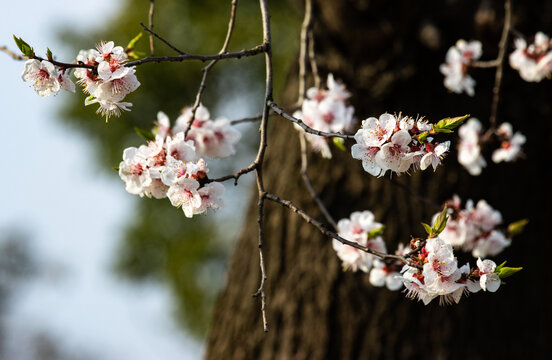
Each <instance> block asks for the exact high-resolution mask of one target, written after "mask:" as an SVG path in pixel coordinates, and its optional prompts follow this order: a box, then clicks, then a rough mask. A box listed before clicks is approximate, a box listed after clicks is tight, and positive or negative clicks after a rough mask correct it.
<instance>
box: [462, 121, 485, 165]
mask: <svg viewBox="0 0 552 360" xmlns="http://www.w3.org/2000/svg"><path fill="white" fill-rule="evenodd" d="M480 132H481V122H479V120H478V119H476V118H470V119H469V120H468V121H467V122H466V123H465V124H464V125H462V126H460V128H459V129H458V135H459V136H460V142H459V143H458V162H459V163H460V164H462V165H463V166H464V167H465V168H466V170H468V172H469V173H470V174H471V175H474V176H476V175H479V174H481V170H482V169H483V168H484V167H485V166H487V163H486V161H485V159H484V158H483V156H482V155H481V147H480V146H479V134H480Z"/></svg>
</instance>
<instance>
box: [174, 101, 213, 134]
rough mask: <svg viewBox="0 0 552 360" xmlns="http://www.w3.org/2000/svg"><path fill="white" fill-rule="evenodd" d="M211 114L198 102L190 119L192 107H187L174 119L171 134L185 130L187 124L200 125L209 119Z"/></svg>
mask: <svg viewBox="0 0 552 360" xmlns="http://www.w3.org/2000/svg"><path fill="white" fill-rule="evenodd" d="M210 118H211V114H209V110H207V108H206V107H205V106H203V104H199V107H198V108H197V110H196V113H195V117H194V119H193V121H191V120H192V108H191V107H187V108H184V109H183V110H182V115H180V116H179V117H178V118H177V119H176V123H175V125H174V127H173V129H172V132H173V134H177V133H179V132H181V131H186V129H187V127H188V125H189V124H190V125H191V126H192V127H202V126H203V125H204V124H205V123H206V122H207V121H209V119H210Z"/></svg>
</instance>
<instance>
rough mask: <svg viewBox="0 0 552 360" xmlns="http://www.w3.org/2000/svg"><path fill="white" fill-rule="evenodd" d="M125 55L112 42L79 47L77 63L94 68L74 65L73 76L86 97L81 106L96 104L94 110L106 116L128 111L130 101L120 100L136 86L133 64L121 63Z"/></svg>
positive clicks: (126, 56) (122, 50)
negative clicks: (92, 47) (97, 106)
mask: <svg viewBox="0 0 552 360" xmlns="http://www.w3.org/2000/svg"><path fill="white" fill-rule="evenodd" d="M127 58H128V55H127V53H126V52H125V50H124V49H123V48H122V47H121V46H115V44H114V43H113V41H110V42H107V43H104V42H101V43H100V44H99V45H98V46H97V48H96V49H90V50H81V51H80V52H79V54H78V55H77V62H78V63H83V64H86V65H91V66H93V67H94V69H86V68H77V69H75V71H74V75H75V77H76V78H78V79H79V81H78V82H77V83H78V84H80V85H82V87H83V91H84V92H85V93H86V94H90V96H89V97H88V98H87V99H86V100H85V102H84V104H85V105H91V104H96V103H97V104H99V105H100V107H99V108H98V111H97V112H98V113H100V114H101V115H102V116H105V117H106V119H108V118H109V117H110V116H112V115H115V116H119V115H120V114H121V110H125V111H130V110H129V107H131V106H132V103H129V102H124V101H123V100H124V98H125V96H127V95H128V94H129V93H131V92H133V91H134V90H136V89H137V88H138V87H139V86H140V82H139V81H138V79H137V78H136V75H135V73H136V69H135V67H134V66H130V67H128V66H124V63H125V61H126V60H127Z"/></svg>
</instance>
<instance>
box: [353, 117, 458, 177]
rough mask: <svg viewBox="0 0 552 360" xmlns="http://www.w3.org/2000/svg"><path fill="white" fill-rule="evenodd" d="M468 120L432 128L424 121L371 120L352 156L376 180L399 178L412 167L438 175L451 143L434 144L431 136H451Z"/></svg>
mask: <svg viewBox="0 0 552 360" xmlns="http://www.w3.org/2000/svg"><path fill="white" fill-rule="evenodd" d="M466 118H467V116H462V117H457V118H452V119H451V118H447V119H443V120H441V121H439V122H438V123H437V124H430V123H428V121H427V120H424V119H423V118H420V119H417V120H414V119H413V118H411V117H409V116H402V115H401V114H399V115H398V116H394V115H391V114H382V115H381V116H380V117H379V119H376V118H375V117H370V118H368V119H366V120H364V121H362V127H361V128H360V129H359V130H358V131H357V132H356V134H355V140H356V142H357V143H356V144H354V145H353V146H352V148H351V153H352V156H353V158H354V159H359V160H362V166H363V167H364V170H366V172H368V173H369V174H371V175H374V176H383V175H385V173H386V172H387V171H388V170H390V171H392V172H395V173H397V174H400V173H403V172H406V171H408V170H409V169H410V168H411V167H414V168H415V169H416V168H420V169H421V170H425V169H427V168H428V167H429V166H430V165H431V166H432V167H433V170H434V171H435V170H436V169H437V166H438V165H439V164H440V163H441V160H442V159H443V157H444V156H445V155H446V153H447V151H448V150H449V147H450V141H445V142H441V143H439V142H434V141H433V138H432V137H430V136H429V135H436V134H438V133H450V132H452V129H454V128H456V127H457V126H459V125H460V124H462V122H463V121H464V119H466Z"/></svg>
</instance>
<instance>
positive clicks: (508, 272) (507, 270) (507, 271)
mask: <svg viewBox="0 0 552 360" xmlns="http://www.w3.org/2000/svg"><path fill="white" fill-rule="evenodd" d="M522 269H523V268H522V267H517V268H511V267H506V266H503V267H501V268H500V270H498V267H497V268H496V269H495V273H496V274H498V277H499V278H501V279H504V278H507V277H509V276H512V275H514V274H515V273H517V272H518V271H521V270H522ZM497 270H498V271H497Z"/></svg>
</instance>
